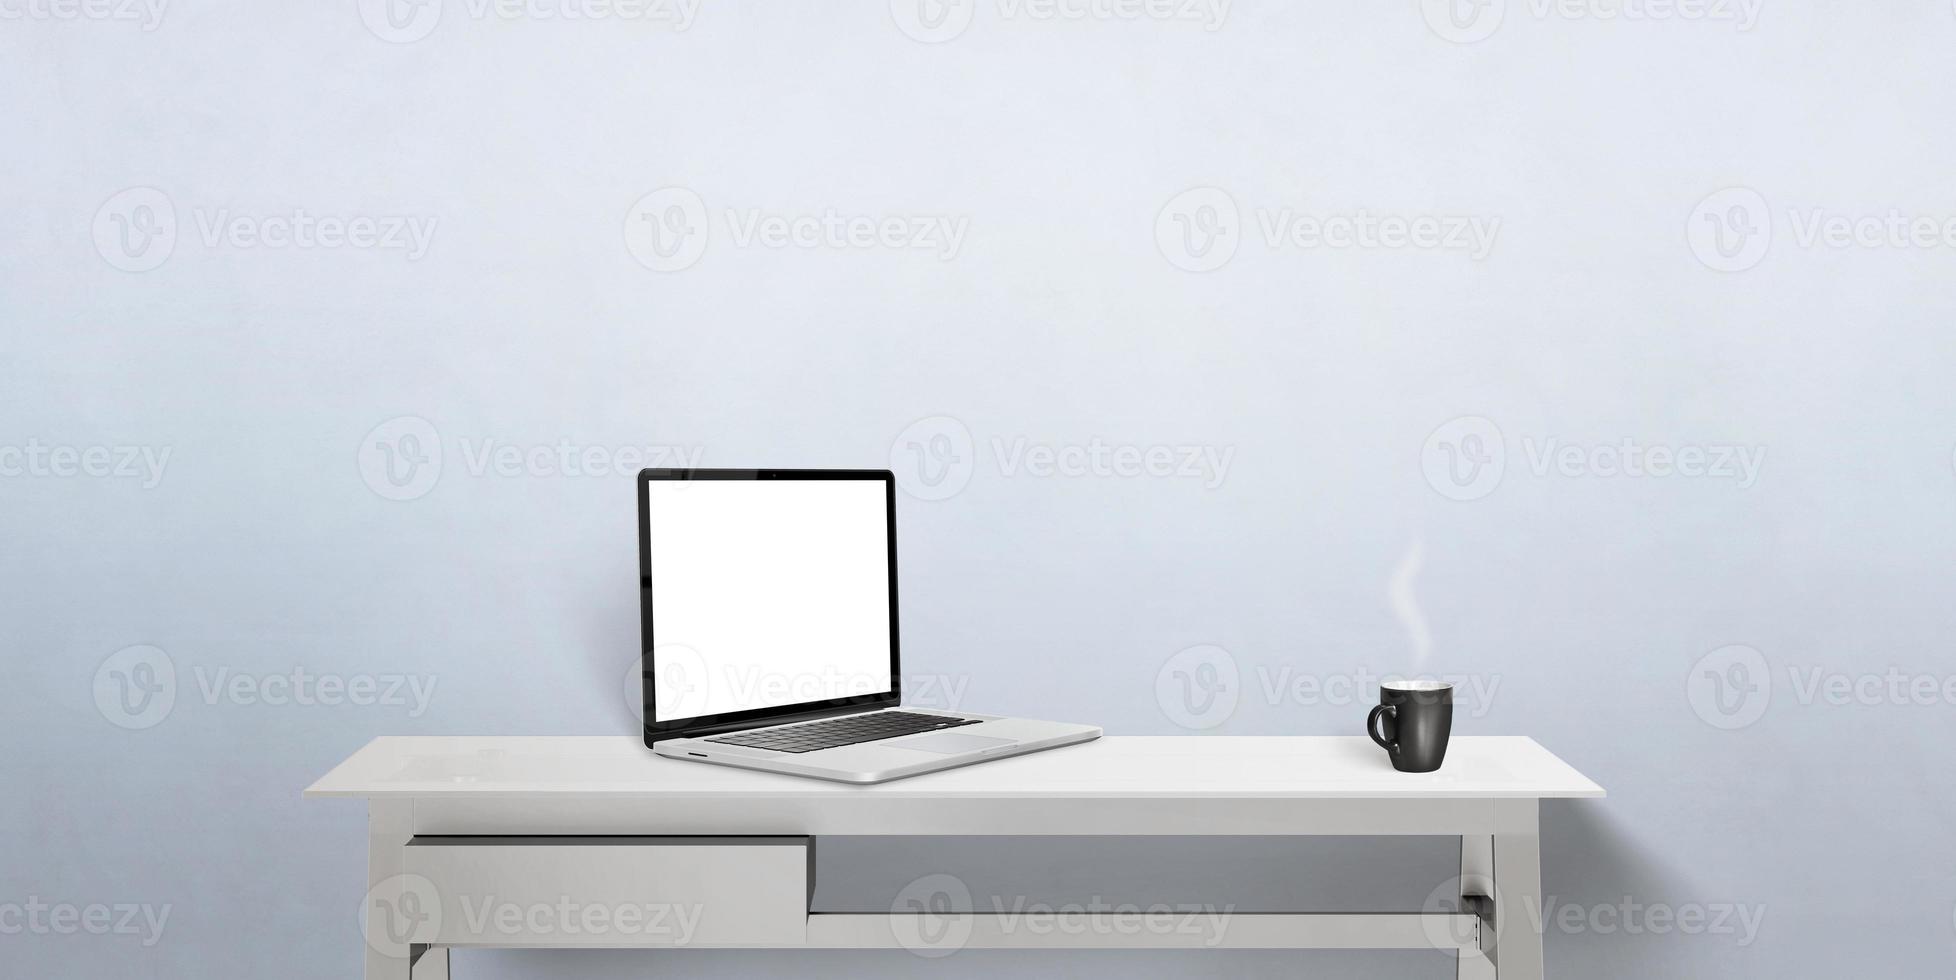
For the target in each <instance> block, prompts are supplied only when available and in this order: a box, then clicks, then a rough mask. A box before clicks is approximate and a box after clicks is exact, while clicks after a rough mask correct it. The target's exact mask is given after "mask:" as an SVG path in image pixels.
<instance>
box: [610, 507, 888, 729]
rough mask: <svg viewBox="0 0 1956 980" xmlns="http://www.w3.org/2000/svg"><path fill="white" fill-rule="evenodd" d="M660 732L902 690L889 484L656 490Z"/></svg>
mask: <svg viewBox="0 0 1956 980" xmlns="http://www.w3.org/2000/svg"><path fill="white" fill-rule="evenodd" d="M646 506H647V508H648V514H649V517H650V520H649V521H648V523H647V528H648V531H647V533H648V534H649V536H650V538H651V548H650V551H651V556H652V664H653V670H654V672H655V680H656V686H657V688H658V698H657V701H656V704H655V705H654V706H653V708H654V710H653V719H654V720H655V721H672V720H675V719H679V718H696V717H699V716H701V715H716V714H721V713H723V712H729V711H747V710H752V709H756V708H772V707H779V706H781V705H789V704H803V703H807V702H810V701H822V700H827V699H829V698H836V697H845V696H854V695H861V694H875V693H882V692H887V691H889V690H890V578H889V575H890V570H889V538H888V534H889V528H888V524H887V517H886V513H885V507H886V499H885V490H884V483H883V481H882V480H652V481H649V483H648V495H647V500H646Z"/></svg>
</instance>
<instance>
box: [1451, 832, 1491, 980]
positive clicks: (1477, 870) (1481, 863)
mask: <svg viewBox="0 0 1956 980" xmlns="http://www.w3.org/2000/svg"><path fill="white" fill-rule="evenodd" d="M1460 908H1461V910H1463V911H1472V912H1475V913H1477V914H1478V915H1479V916H1480V917H1481V948H1480V949H1476V950H1468V949H1463V950H1461V951H1460V959H1459V961H1458V963H1457V964H1456V966H1455V967H1454V977H1455V980H1495V976H1494V958H1493V956H1492V953H1493V951H1494V921H1493V920H1494V915H1493V912H1494V838H1493V837H1490V836H1488V835H1486V834H1466V835H1462V836H1461V838H1460Z"/></svg>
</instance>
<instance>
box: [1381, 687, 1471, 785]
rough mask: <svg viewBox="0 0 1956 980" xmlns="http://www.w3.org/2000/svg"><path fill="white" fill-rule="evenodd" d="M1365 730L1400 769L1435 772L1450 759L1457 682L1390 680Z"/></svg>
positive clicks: (1394, 766) (1403, 770)
mask: <svg viewBox="0 0 1956 980" xmlns="http://www.w3.org/2000/svg"><path fill="white" fill-rule="evenodd" d="M1365 732H1366V734H1368V735H1371V736H1372V741H1374V742H1377V743H1379V746H1380V747H1381V748H1383V749H1385V750H1386V752H1388V753H1390V754H1391V756H1392V768H1394V769H1397V770H1399V771H1400V772H1432V771H1433V770H1435V769H1438V768H1440V763H1442V762H1444V761H1446V758H1447V736H1448V735H1450V734H1452V733H1453V685H1452V684H1445V683H1442V682H1440V681H1387V682H1385V683H1383V684H1380V685H1379V706H1378V707H1376V708H1373V709H1372V714H1371V715H1370V716H1368V717H1367V718H1366V719H1365Z"/></svg>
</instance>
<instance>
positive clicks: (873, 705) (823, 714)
mask: <svg viewBox="0 0 1956 980" xmlns="http://www.w3.org/2000/svg"><path fill="white" fill-rule="evenodd" d="M896 706H897V703H896V702H895V701H888V702H884V703H877V702H874V701H871V702H866V703H863V704H843V705H835V706H832V707H827V708H814V709H810V710H808V711H797V712H794V713H792V714H784V715H774V716H772V717H768V718H749V719H747V720H746V721H733V722H723V723H720V724H717V725H697V726H693V727H688V728H674V729H670V730H667V731H663V732H655V731H652V730H650V729H647V730H646V732H645V737H646V739H648V740H650V741H654V742H663V741H665V740H666V739H669V738H705V737H707V736H709V735H725V734H726V733H728V732H740V731H746V730H747V729H749V728H770V727H773V726H775V725H792V724H794V723H795V722H798V721H814V720H816V719H818V718H833V717H835V716H837V715H860V714H864V713H866V712H870V711H884V710H887V709H890V708H894V707H896Z"/></svg>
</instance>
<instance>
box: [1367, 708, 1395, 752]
mask: <svg viewBox="0 0 1956 980" xmlns="http://www.w3.org/2000/svg"><path fill="white" fill-rule="evenodd" d="M1386 712H1391V714H1390V715H1387V714H1386ZM1382 715H1383V716H1385V717H1386V720H1387V721H1390V722H1392V723H1393V724H1392V727H1394V728H1398V727H1399V706H1398V705H1396V704H1382V705H1379V706H1378V707H1375V708H1373V709H1372V713H1371V714H1369V715H1366V716H1365V734H1367V735H1370V736H1372V741H1374V742H1377V743H1379V748H1382V749H1384V750H1386V751H1387V752H1391V753H1392V754H1394V755H1398V754H1399V743H1397V742H1388V741H1386V740H1385V739H1384V738H1383V737H1381V736H1380V735H1379V718H1380V716H1382Z"/></svg>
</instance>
